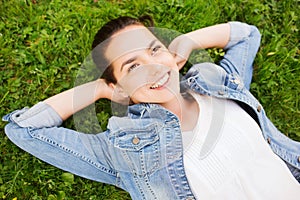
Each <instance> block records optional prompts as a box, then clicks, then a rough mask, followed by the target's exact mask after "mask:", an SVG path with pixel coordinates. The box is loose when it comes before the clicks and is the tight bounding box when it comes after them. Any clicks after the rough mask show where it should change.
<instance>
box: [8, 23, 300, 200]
mask: <svg viewBox="0 0 300 200" xmlns="http://www.w3.org/2000/svg"><path fill="white" fill-rule="evenodd" d="M230 26H231V34H230V41H229V43H228V45H227V46H226V48H225V50H226V54H225V56H224V58H223V59H222V60H221V62H220V64H219V65H216V64H213V63H202V64H197V65H195V66H193V67H192V68H191V69H190V70H189V71H188V73H187V74H186V76H185V77H184V78H183V80H182V82H181V86H182V87H184V88H186V89H189V90H193V91H194V92H196V93H200V94H205V95H211V96H214V97H217V98H227V99H232V100H234V101H236V102H238V103H239V104H241V105H243V107H245V108H247V110H248V112H249V113H250V114H251V113H252V116H253V117H254V118H255V119H256V120H257V122H258V123H259V125H260V127H261V130H262V133H263V137H264V138H265V139H266V141H267V142H268V143H269V144H270V147H271V148H272V149H273V151H274V152H275V153H276V154H277V155H279V156H280V157H281V158H282V159H283V160H285V161H286V162H287V164H288V166H289V167H290V168H291V169H292V172H293V174H294V176H295V177H296V178H299V168H300V164H299V154H300V144H299V143H298V142H295V141H292V140H291V139H289V138H288V137H286V136H285V135H283V134H282V133H281V132H279V131H278V130H277V129H276V127H275V126H274V125H273V124H272V122H270V120H269V119H268V118H267V117H266V114H265V111H264V109H263V108H262V106H261V104H260V103H259V102H258V101H257V99H256V98H255V97H254V96H253V95H252V94H251V93H250V92H249V87H250V82H251V76H252V63H253V60H254V57H255V55H256V52H257V50H258V47H259V43H260V34H259V32H258V30H257V28H256V27H254V26H250V25H247V24H244V23H240V22H230ZM3 119H4V120H6V121H9V124H7V125H6V127H5V132H6V134H7V136H8V137H9V138H10V140H11V141H12V142H14V143H15V144H16V145H18V146H19V147H20V148H22V149H24V150H25V151H27V152H29V153H31V154H32V155H34V156H36V157H38V158H40V159H42V160H44V161H45V162H48V163H50V164H51V165H54V166H56V167H58V168H61V169H63V170H66V171H69V172H71V173H74V174H76V175H79V176H82V177H85V178H88V179H91V180H95V181H100V182H104V183H108V184H113V185H115V186H117V187H120V188H122V189H124V190H126V191H128V192H129V193H130V195H131V197H132V199H136V200H141V199H171V200H174V199H195V197H194V195H193V192H192V190H191V188H190V186H189V183H188V180H187V177H186V175H185V170H184V164H183V149H182V138H181V130H180V124H179V120H178V118H177V117H176V116H175V115H174V114H173V113H171V112H169V111H168V110H166V109H164V108H163V107H161V106H159V105H156V104H136V105H132V106H129V108H128V116H126V117H112V118H110V119H109V123H108V127H107V131H105V132H103V133H99V134H84V133H79V132H77V131H74V130H70V129H66V128H63V127H59V125H61V123H62V120H61V118H60V117H59V115H58V114H57V113H56V112H55V111H54V110H53V109H52V108H51V107H50V106H48V105H46V104H45V103H43V102H40V103H38V104H37V105H35V106H33V107H32V108H31V109H28V108H24V109H22V110H17V111H14V112H12V113H10V114H8V115H6V116H4V118H3Z"/></svg>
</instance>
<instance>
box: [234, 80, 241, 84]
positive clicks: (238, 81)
mask: <svg viewBox="0 0 300 200" xmlns="http://www.w3.org/2000/svg"><path fill="white" fill-rule="evenodd" d="M233 82H234V83H235V84H237V85H239V84H240V83H241V81H240V79H238V78H236V79H234V80H233Z"/></svg>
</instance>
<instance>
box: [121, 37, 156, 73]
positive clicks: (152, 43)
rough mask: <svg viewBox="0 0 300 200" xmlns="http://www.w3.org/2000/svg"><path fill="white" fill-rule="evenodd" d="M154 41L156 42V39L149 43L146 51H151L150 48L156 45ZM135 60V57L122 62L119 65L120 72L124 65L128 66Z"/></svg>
mask: <svg viewBox="0 0 300 200" xmlns="http://www.w3.org/2000/svg"><path fill="white" fill-rule="evenodd" d="M156 41H157V39H154V40H152V41H151V42H150V44H149V46H148V49H151V48H152V47H153V45H154V44H155V43H156ZM136 59H137V56H135V57H132V58H130V59H128V60H126V61H125V62H123V63H122V65H121V69H120V71H122V70H123V68H124V66H125V65H128V64H130V63H132V62H134V61H135V60H136Z"/></svg>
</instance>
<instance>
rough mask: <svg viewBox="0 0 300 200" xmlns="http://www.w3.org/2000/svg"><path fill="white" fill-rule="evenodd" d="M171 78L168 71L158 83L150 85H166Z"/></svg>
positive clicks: (155, 87) (152, 86) (153, 87)
mask: <svg viewBox="0 0 300 200" xmlns="http://www.w3.org/2000/svg"><path fill="white" fill-rule="evenodd" d="M169 79H170V72H168V73H166V74H165V75H164V76H163V77H161V79H159V80H158V81H157V82H156V83H154V84H153V85H151V86H150V89H158V88H161V87H163V86H164V85H166V83H167V82H168V81H169Z"/></svg>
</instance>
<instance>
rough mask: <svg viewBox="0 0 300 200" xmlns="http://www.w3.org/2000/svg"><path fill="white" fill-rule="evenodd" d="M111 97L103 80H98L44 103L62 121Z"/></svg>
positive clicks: (60, 94)
mask: <svg viewBox="0 0 300 200" xmlns="http://www.w3.org/2000/svg"><path fill="white" fill-rule="evenodd" d="M111 96H112V90H111V89H110V88H109V87H108V86H107V84H106V83H105V81H104V80H103V79H98V80H96V81H92V82H88V83H85V84H83V85H80V86H77V87H75V88H72V89H69V90H67V91H65V92H62V93H59V94H57V95H55V96H52V97H50V98H48V99H46V100H45V101H44V102H45V103H46V104H48V105H50V106H51V107H52V108H53V109H54V110H55V111H56V112H57V113H58V114H59V116H60V117H61V118H62V120H65V119H67V118H68V117H70V116H71V115H73V114H74V113H76V112H77V111H79V110H81V109H83V108H85V107H87V106H88V105H90V104H92V103H94V102H95V101H97V100H98V99H100V98H109V99H111Z"/></svg>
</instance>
